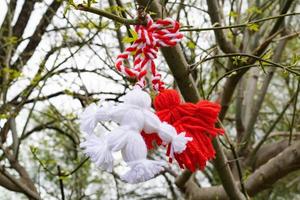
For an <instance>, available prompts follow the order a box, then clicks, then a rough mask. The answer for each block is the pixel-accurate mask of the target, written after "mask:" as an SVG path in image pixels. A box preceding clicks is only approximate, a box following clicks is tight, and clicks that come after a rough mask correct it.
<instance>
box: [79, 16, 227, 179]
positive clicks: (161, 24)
mask: <svg viewBox="0 0 300 200" xmlns="http://www.w3.org/2000/svg"><path fill="white" fill-rule="evenodd" d="M146 19H147V25H146V26H143V25H137V26H135V31H136V32H137V34H138V38H137V40H136V41H134V43H133V44H132V45H131V46H130V47H128V48H126V50H125V52H123V53H121V54H120V55H119V56H118V58H117V61H116V64H115V65H116V68H117V70H118V71H119V72H121V73H123V74H124V75H126V76H128V77H131V78H136V79H137V81H138V82H137V83H136V86H135V88H134V89H133V90H132V91H129V92H128V93H127V94H126V95H125V96H124V103H120V104H118V105H115V106H107V107H105V106H101V107H97V106H96V105H95V104H92V105H90V106H89V107H88V108H86V109H85V111H84V112H83V113H82V114H81V116H80V129H81V131H82V132H84V133H86V135H87V136H86V138H85V141H84V142H82V143H81V147H82V148H83V149H84V152H85V154H86V155H87V156H89V157H90V158H91V160H92V161H93V162H94V163H95V164H96V165H97V166H98V167H100V168H102V169H103V170H106V171H109V172H111V171H112V170H113V162H114V157H113V152H117V151H121V153H122V157H123V160H124V161H125V162H126V163H127V166H128V167H129V168H130V169H129V170H128V171H127V172H126V173H125V174H123V175H121V179H122V180H124V181H126V182H128V183H139V182H144V181H147V180H149V179H151V178H153V177H154V176H156V175H157V174H159V173H160V172H161V171H162V170H163V169H164V167H165V166H166V163H165V162H164V161H155V160H149V159H147V150H150V149H154V146H153V144H154V143H156V144H157V145H158V146H165V147H167V156H168V157H169V161H170V162H172V160H173V159H176V160H177V162H178V163H179V166H180V167H181V168H188V169H189V170H191V171H195V170H196V169H197V168H199V169H203V168H204V167H205V165H206V162H207V161H208V160H210V159H213V158H214V156H215V151H214V149H213V147H212V143H211V140H212V139H213V138H214V137H216V136H217V135H218V134H220V133H222V130H221V129H218V128H215V126H214V124H215V122H216V120H217V116H218V113H219V110H220V106H219V105H218V104H215V103H211V102H208V101H200V102H199V103H197V104H192V103H181V100H180V97H179V94H178V93H177V92H176V91H175V90H165V89H164V83H163V81H161V75H160V74H159V73H158V72H157V70H156V67H155V63H154V59H156V57H157V52H158V48H159V47H172V46H175V45H176V44H177V43H178V42H180V41H181V39H182V37H183V35H182V34H181V33H179V29H180V25H179V23H178V22H177V21H174V20H172V19H169V18H167V19H163V20H162V19H160V20H157V21H156V22H154V21H153V20H152V19H151V17H150V16H149V15H147V16H146ZM130 55H133V61H134V63H133V65H134V66H133V68H129V67H128V66H125V64H124V63H125V60H128V59H129V56H130ZM148 71H150V72H151V74H152V81H151V82H152V86H153V89H154V90H155V91H157V92H160V93H159V94H158V96H157V97H156V98H155V101H154V108H155V111H156V113H154V111H153V109H152V108H151V98H150V96H149V94H148V93H147V92H145V91H143V90H142V88H144V87H145V76H146V74H147V73H148ZM105 121H113V122H115V123H117V124H118V125H119V126H118V127H117V128H115V129H113V130H112V131H110V132H108V131H107V133H102V134H101V136H100V137H98V136H96V134H95V127H96V126H97V124H98V122H105Z"/></svg>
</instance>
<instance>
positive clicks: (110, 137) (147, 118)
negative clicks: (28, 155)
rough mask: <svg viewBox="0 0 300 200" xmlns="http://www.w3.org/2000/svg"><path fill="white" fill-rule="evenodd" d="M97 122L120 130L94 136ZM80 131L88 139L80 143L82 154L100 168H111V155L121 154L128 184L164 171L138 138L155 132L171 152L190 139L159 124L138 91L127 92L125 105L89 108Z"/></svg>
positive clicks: (144, 95) (146, 97)
mask: <svg viewBox="0 0 300 200" xmlns="http://www.w3.org/2000/svg"><path fill="white" fill-rule="evenodd" d="M99 121H102V122H103V121H113V122H116V123H118V124H119V127H117V128H115V129H114V130H112V131H111V132H110V133H108V134H106V135H105V136H102V137H100V138H99V137H97V136H96V135H95V133H94V129H95V127H96V125H97V122H99ZM80 122H81V127H80V128H81V131H82V132H85V133H86V134H87V135H88V136H87V137H86V141H84V142H83V143H81V147H82V148H84V152H85V154H86V155H88V156H89V157H90V158H91V160H92V161H93V162H94V163H95V164H96V165H97V166H98V167H100V168H102V169H103V170H107V171H110V172H111V171H112V169H113V155H112V153H113V152H117V151H121V153H122V157H123V159H124V161H125V162H126V163H127V164H128V166H129V167H130V170H129V171H128V172H127V173H125V174H124V175H122V176H121V178H122V179H123V180H124V181H126V182H129V183H138V182H143V181H146V180H149V179H151V178H153V177H154V176H155V175H156V174H158V173H159V172H160V171H162V170H163V167H164V166H165V162H163V161H154V160H148V159H147V147H146V144H145V142H144V140H143V137H142V135H141V132H142V131H143V132H144V133H145V134H147V133H153V132H155V133H157V134H158V136H159V137H160V138H161V139H162V141H163V143H164V144H166V145H169V148H170V151H172V152H174V153H181V152H183V151H184V150H185V148H186V144H187V142H188V141H190V140H191V138H189V137H185V135H184V134H179V135H178V134H177V132H176V130H175V128H174V127H173V126H171V125H169V124H168V123H162V122H161V121H160V120H159V118H158V117H157V116H156V115H155V114H154V113H153V112H152V111H151V98H150V96H149V95H148V94H147V93H146V92H144V91H142V90H141V89H139V88H136V89H134V90H132V91H130V92H128V93H127V94H126V95H125V97H124V103H122V104H119V105H116V106H109V107H99V108H98V107H96V106H95V105H94V104H93V105H91V106H89V107H88V108H87V109H86V110H85V111H84V112H83V114H82V115H81V118H80Z"/></svg>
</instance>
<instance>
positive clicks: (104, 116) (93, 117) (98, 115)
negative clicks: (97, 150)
mask: <svg viewBox="0 0 300 200" xmlns="http://www.w3.org/2000/svg"><path fill="white" fill-rule="evenodd" d="M79 118H80V130H81V131H82V132H85V133H88V134H92V133H93V132H94V129H95V127H96V125H97V122H98V121H108V120H110V114H109V112H108V108H104V107H100V108H99V107H98V106H97V105H96V104H94V103H93V104H91V105H89V106H88V107H87V108H86V109H85V110H84V111H83V113H81V115H80V116H79Z"/></svg>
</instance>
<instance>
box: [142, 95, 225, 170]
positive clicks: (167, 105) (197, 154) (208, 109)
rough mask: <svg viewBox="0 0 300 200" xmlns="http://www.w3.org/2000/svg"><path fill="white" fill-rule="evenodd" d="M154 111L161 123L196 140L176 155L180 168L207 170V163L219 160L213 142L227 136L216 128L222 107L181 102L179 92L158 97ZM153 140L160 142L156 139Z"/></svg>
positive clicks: (207, 102) (214, 104)
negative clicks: (219, 136) (223, 135)
mask: <svg viewBox="0 0 300 200" xmlns="http://www.w3.org/2000/svg"><path fill="white" fill-rule="evenodd" d="M154 108H155V110H156V114H157V116H158V117H159V118H160V120H162V121H166V122H168V123H169V124H171V125H173V126H174V127H175V128H176V130H177V133H181V132H186V137H192V138H193V140H192V141H190V142H188V143H187V147H186V149H185V150H184V151H183V152H182V153H180V154H176V153H175V159H176V160H177V162H178V164H179V166H180V167H181V168H187V169H189V170H190V171H192V172H193V171H195V170H196V169H197V168H199V169H204V167H205V166H206V162H207V161H208V160H211V159H213V158H214V157H215V150H214V148H213V146H212V142H211V140H212V139H213V138H214V137H216V136H217V135H218V134H223V133H224V131H223V130H222V129H220V128H216V127H215V123H216V122H217V118H218V114H219V111H220V109H221V106H220V105H219V104H217V103H212V102H209V101H199V102H198V103H197V104H193V103H181V101H180V96H179V94H178V92H177V91H176V90H164V91H162V92H161V93H160V94H159V95H158V96H157V97H156V98H155V101H154ZM148 139H149V140H151V138H148ZM152 139H153V140H155V141H156V142H159V140H158V139H157V138H154V137H153V136H152ZM153 140H152V141H153ZM148 143H149V142H148ZM167 155H168V153H167Z"/></svg>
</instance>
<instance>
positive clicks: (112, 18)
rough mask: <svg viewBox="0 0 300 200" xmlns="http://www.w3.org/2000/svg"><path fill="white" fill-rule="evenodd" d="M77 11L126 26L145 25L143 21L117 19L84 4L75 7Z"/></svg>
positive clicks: (117, 17)
mask: <svg viewBox="0 0 300 200" xmlns="http://www.w3.org/2000/svg"><path fill="white" fill-rule="evenodd" d="M76 9H77V10H81V11H86V12H90V13H94V14H96V15H99V16H102V17H106V18H108V19H111V20H113V21H116V22H119V23H121V24H127V25H146V22H145V21H141V20H139V19H126V18H123V17H119V16H117V15H114V14H112V13H110V12H106V11H104V10H100V9H98V8H93V7H89V6H87V5H84V4H79V5H77V7H76Z"/></svg>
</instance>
